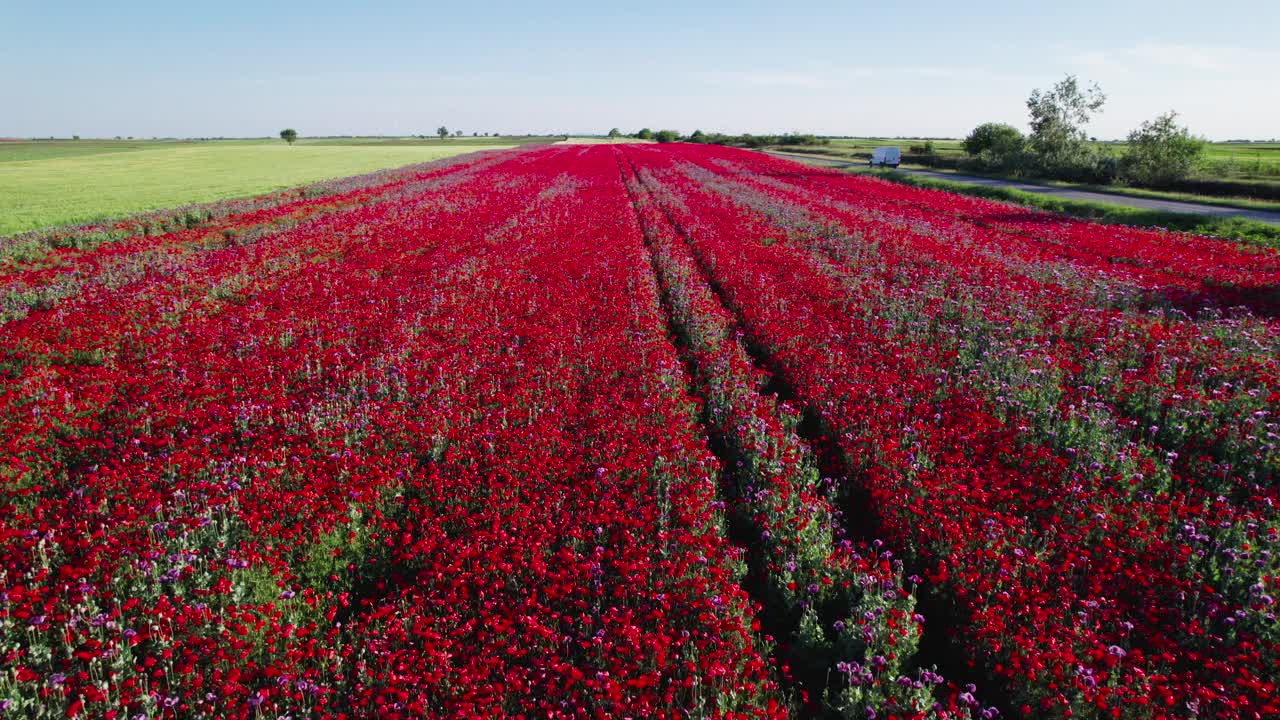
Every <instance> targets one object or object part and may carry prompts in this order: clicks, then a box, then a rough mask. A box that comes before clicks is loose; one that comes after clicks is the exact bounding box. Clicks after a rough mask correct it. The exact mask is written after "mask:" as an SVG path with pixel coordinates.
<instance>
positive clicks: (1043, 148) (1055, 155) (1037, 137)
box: [1027, 75, 1107, 172]
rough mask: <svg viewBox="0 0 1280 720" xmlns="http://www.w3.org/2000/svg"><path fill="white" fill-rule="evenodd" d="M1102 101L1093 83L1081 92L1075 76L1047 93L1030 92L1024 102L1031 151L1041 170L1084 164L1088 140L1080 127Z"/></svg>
mask: <svg viewBox="0 0 1280 720" xmlns="http://www.w3.org/2000/svg"><path fill="white" fill-rule="evenodd" d="M1106 101H1107V96H1106V95H1104V94H1103V92H1102V89H1101V88H1099V87H1098V84H1097V83H1093V84H1091V85H1090V86H1089V87H1088V88H1084V89H1082V88H1081V87H1080V82H1079V81H1078V80H1076V76H1075V75H1068V76H1066V77H1065V78H1063V79H1062V80H1060V81H1058V83H1057V84H1055V85H1054V86H1053V88H1051V89H1050V90H1034V91H1032V93H1031V97H1029V98H1027V110H1028V112H1029V114H1030V115H1031V123H1030V124H1031V149H1032V150H1033V151H1034V152H1035V153H1036V156H1037V159H1039V161H1040V163H1041V166H1042V167H1043V168H1044V169H1046V170H1049V171H1051V172H1052V171H1054V170H1058V169H1064V170H1065V169H1068V168H1073V167H1078V166H1080V165H1082V164H1084V163H1087V162H1088V159H1089V152H1088V145H1087V140H1088V138H1089V136H1088V134H1087V133H1086V132H1085V130H1084V126H1085V125H1087V124H1088V122H1089V120H1090V119H1091V118H1092V117H1093V115H1094V114H1095V113H1097V112H1098V111H1099V110H1101V109H1102V106H1103V104H1104V103H1106Z"/></svg>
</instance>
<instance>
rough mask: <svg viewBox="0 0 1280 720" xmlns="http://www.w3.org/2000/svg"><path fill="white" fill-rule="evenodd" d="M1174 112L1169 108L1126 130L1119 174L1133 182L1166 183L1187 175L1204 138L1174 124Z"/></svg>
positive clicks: (1199, 154) (1203, 142) (1199, 153)
mask: <svg viewBox="0 0 1280 720" xmlns="http://www.w3.org/2000/svg"><path fill="white" fill-rule="evenodd" d="M1177 118H1178V114H1177V113H1176V112H1173V111H1169V112H1167V113H1164V114H1163V115H1160V116H1159V117H1157V118H1156V119H1155V120H1149V121H1147V122H1144V123H1142V125H1140V126H1139V127H1138V129H1137V130H1134V131H1133V132H1131V133H1129V148H1128V150H1127V151H1126V152H1125V155H1124V161H1123V166H1122V175H1123V177H1124V179H1125V180H1127V181H1128V182H1131V183H1133V184H1134V185H1147V186H1153V187H1154V186H1166V185H1169V184H1170V183H1173V182H1176V181H1178V180H1183V179H1185V178H1186V177H1187V176H1188V175H1190V174H1191V170H1192V168H1194V167H1195V164H1196V161H1198V160H1199V159H1200V157H1201V155H1203V154H1204V144H1205V141H1204V140H1202V139H1200V138H1198V137H1196V136H1194V135H1192V134H1191V131H1190V130H1188V129H1187V128H1185V127H1183V126H1180V125H1178V124H1177V122H1176V121H1177Z"/></svg>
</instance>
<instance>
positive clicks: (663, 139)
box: [653, 130, 680, 143]
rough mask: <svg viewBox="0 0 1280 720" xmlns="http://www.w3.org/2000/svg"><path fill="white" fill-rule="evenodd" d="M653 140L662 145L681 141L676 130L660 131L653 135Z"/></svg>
mask: <svg viewBox="0 0 1280 720" xmlns="http://www.w3.org/2000/svg"><path fill="white" fill-rule="evenodd" d="M653 139H654V140H657V141H658V142H660V143H669V142H675V141H677V140H679V139H680V133H678V132H676V131H675V130H659V131H658V132H656V133H654V134H653Z"/></svg>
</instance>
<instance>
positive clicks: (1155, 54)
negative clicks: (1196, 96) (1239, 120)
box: [1068, 42, 1280, 74]
mask: <svg viewBox="0 0 1280 720" xmlns="http://www.w3.org/2000/svg"><path fill="white" fill-rule="evenodd" d="M1068 62H1069V63H1071V64H1072V65H1076V66H1079V67H1087V68H1109V69H1114V70H1125V71H1141V70H1157V69H1169V68H1174V69H1180V70H1195V71H1199V72H1204V73H1215V74H1225V73H1235V72H1248V71H1250V70H1252V69H1254V68H1257V67H1259V66H1263V67H1277V66H1280V52H1278V51H1275V50H1270V49H1266V50H1260V49H1252V48H1233V47H1208V46H1205V47H1199V46H1195V45H1180V44H1175V43H1161V42H1142V43H1138V44H1137V45H1134V46H1132V47H1127V48H1115V49H1110V50H1090V51H1087V52H1082V53H1079V54H1076V55H1073V56H1071V57H1070V58H1068Z"/></svg>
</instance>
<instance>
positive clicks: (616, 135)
mask: <svg viewBox="0 0 1280 720" xmlns="http://www.w3.org/2000/svg"><path fill="white" fill-rule="evenodd" d="M609 137H610V138H620V137H622V131H621V130H619V129H618V128H614V129H612V130H610V131H609Z"/></svg>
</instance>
